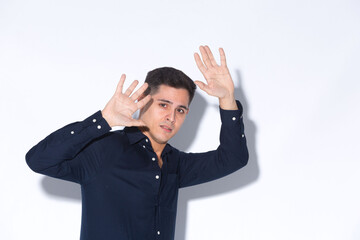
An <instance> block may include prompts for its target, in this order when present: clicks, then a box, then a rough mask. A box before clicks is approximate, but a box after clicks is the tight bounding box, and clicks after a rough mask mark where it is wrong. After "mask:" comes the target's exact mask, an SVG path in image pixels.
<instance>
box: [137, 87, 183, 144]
mask: <svg viewBox="0 0 360 240" xmlns="http://www.w3.org/2000/svg"><path fill="white" fill-rule="evenodd" d="M188 112H189V93H188V91H187V90H186V89H184V88H173V87H170V86H167V85H160V86H159V89H158V91H157V92H156V93H155V94H152V100H151V101H150V102H149V103H148V104H147V105H146V106H145V107H144V108H143V109H142V110H141V112H140V117H139V118H140V119H141V120H142V121H143V122H144V123H145V124H146V126H147V128H148V130H147V131H144V132H143V133H144V134H145V135H146V136H147V137H149V138H150V140H151V141H152V143H153V144H155V143H157V144H166V143H167V141H168V140H169V139H170V138H172V137H173V136H174V135H175V134H176V133H177V131H178V130H179V129H180V127H181V125H182V124H183V122H184V120H185V117H186V115H187V113H188Z"/></svg>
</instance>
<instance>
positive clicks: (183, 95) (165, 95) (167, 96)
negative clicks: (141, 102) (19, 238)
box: [152, 84, 190, 106]
mask: <svg viewBox="0 0 360 240" xmlns="http://www.w3.org/2000/svg"><path fill="white" fill-rule="evenodd" d="M152 98H153V99H164V100H168V101H171V102H173V103H174V104H175V105H184V106H189V98H190V96H189V93H188V91H187V90H186V89H185V88H174V87H170V86H167V85H163V84H162V85H160V86H159V88H158V91H157V92H156V93H155V94H152Z"/></svg>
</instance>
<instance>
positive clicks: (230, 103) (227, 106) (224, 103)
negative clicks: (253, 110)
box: [219, 95, 239, 110]
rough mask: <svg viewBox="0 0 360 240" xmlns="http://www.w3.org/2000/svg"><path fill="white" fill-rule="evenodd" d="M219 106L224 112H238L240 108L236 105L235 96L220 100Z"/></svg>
mask: <svg viewBox="0 0 360 240" xmlns="http://www.w3.org/2000/svg"><path fill="white" fill-rule="evenodd" d="M219 105H220V108H221V109H224V110H238V109H239V108H238V106H237V104H236V100H235V97H234V96H233V95H230V96H227V97H224V98H219Z"/></svg>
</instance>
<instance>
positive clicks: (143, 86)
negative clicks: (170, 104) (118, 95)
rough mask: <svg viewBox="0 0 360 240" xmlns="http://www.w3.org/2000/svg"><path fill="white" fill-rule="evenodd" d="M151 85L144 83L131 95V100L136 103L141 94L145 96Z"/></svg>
mask: <svg viewBox="0 0 360 240" xmlns="http://www.w3.org/2000/svg"><path fill="white" fill-rule="evenodd" d="M148 86H149V84H148V83H144V84H143V85H142V86H141V87H140V88H139V89H138V90H136V91H135V92H134V93H133V94H132V95H131V97H130V98H131V100H133V101H135V100H137V99H138V98H139V97H140V96H141V94H143V93H144V92H145V90H146V89H147V88H148Z"/></svg>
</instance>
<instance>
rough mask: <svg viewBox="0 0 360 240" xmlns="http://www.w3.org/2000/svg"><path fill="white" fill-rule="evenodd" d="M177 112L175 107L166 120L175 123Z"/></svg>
mask: <svg viewBox="0 0 360 240" xmlns="http://www.w3.org/2000/svg"><path fill="white" fill-rule="evenodd" d="M175 113H176V111H175V109H172V110H170V111H169V113H168V114H167V116H166V120H167V121H169V122H171V123H172V124H174V123H175Z"/></svg>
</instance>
